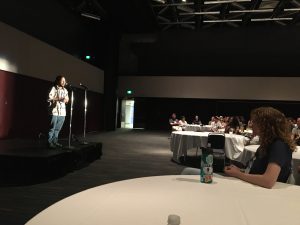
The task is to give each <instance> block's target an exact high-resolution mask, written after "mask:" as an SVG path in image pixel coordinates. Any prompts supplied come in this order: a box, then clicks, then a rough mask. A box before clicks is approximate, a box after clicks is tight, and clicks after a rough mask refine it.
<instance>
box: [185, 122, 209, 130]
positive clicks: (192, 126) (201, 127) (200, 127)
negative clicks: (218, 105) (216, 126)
mask: <svg viewBox="0 0 300 225" xmlns="http://www.w3.org/2000/svg"><path fill="white" fill-rule="evenodd" d="M211 129H212V127H211V125H197V124H187V125H185V131H201V132H205V131H211Z"/></svg>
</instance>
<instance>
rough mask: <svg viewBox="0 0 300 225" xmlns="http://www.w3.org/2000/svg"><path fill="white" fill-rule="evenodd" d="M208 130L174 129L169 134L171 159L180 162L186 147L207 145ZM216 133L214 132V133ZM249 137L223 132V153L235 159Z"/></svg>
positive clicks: (185, 153)
mask: <svg viewBox="0 0 300 225" xmlns="http://www.w3.org/2000/svg"><path fill="white" fill-rule="evenodd" d="M209 133H210V132H193V131H174V132H172V134H171V141H170V148H171V151H172V152H173V160H174V161H176V162H180V160H179V159H180V157H181V156H186V155H187V151H188V149H191V148H197V147H198V148H199V147H206V146H207V139H208V134H209ZM215 134H216V133H215ZM247 141H249V138H247V137H244V136H242V135H237V134H225V154H226V156H227V157H228V158H229V159H232V160H235V159H236V158H238V157H239V155H240V154H241V152H242V151H243V150H244V146H245V143H246V142H247Z"/></svg>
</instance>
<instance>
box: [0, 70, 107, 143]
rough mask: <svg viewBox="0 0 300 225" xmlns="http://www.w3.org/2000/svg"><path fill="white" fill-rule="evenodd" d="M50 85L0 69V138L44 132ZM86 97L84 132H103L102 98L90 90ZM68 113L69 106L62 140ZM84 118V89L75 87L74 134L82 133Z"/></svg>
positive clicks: (46, 128) (65, 125) (67, 128)
mask: <svg viewBox="0 0 300 225" xmlns="http://www.w3.org/2000/svg"><path fill="white" fill-rule="evenodd" d="M54 78H55V77H54ZM51 86H52V82H49V81H45V80H40V79H36V78H31V77H27V76H23V75H20V74H13V73H9V72H5V71H2V70H0V87H1V90H0V94H1V95H0V115H1V116H0V138H9V137H37V135H38V134H39V133H40V132H42V133H47V130H48V110H47V107H48V104H47V98H48V97H47V96H48V91H49V90H50V88H51ZM69 91H70V90H69ZM69 94H70V96H71V93H69ZM87 95H88V110H87V132H89V131H99V130H103V119H102V118H103V105H104V104H103V95H102V94H99V93H95V92H91V91H88V93H87ZM69 112H70V104H68V106H67V113H68V116H67V117H66V121H65V124H64V127H63V130H62V133H61V137H66V136H67V135H68V132H69ZM83 118H84V90H82V89H78V88H74V110H73V120H72V121H73V122H72V131H73V133H74V134H82V133H83Z"/></svg>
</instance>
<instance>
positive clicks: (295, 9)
mask: <svg viewBox="0 0 300 225" xmlns="http://www.w3.org/2000/svg"><path fill="white" fill-rule="evenodd" d="M284 11H285V12H293V11H300V8H294V9H284Z"/></svg>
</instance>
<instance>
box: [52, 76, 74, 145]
mask: <svg viewBox="0 0 300 225" xmlns="http://www.w3.org/2000/svg"><path fill="white" fill-rule="evenodd" d="M65 85H66V79H65V77H64V76H57V77H56V79H55V81H54V85H53V87H52V88H51V90H50V92H49V95H48V102H49V114H50V129H49V132H48V147H49V148H51V149H54V148H57V147H62V145H61V144H60V143H58V135H59V132H60V130H61V128H62V126H63V124H64V121H65V117H66V104H67V103H68V102H69V96H68V91H67V89H66V88H65Z"/></svg>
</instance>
